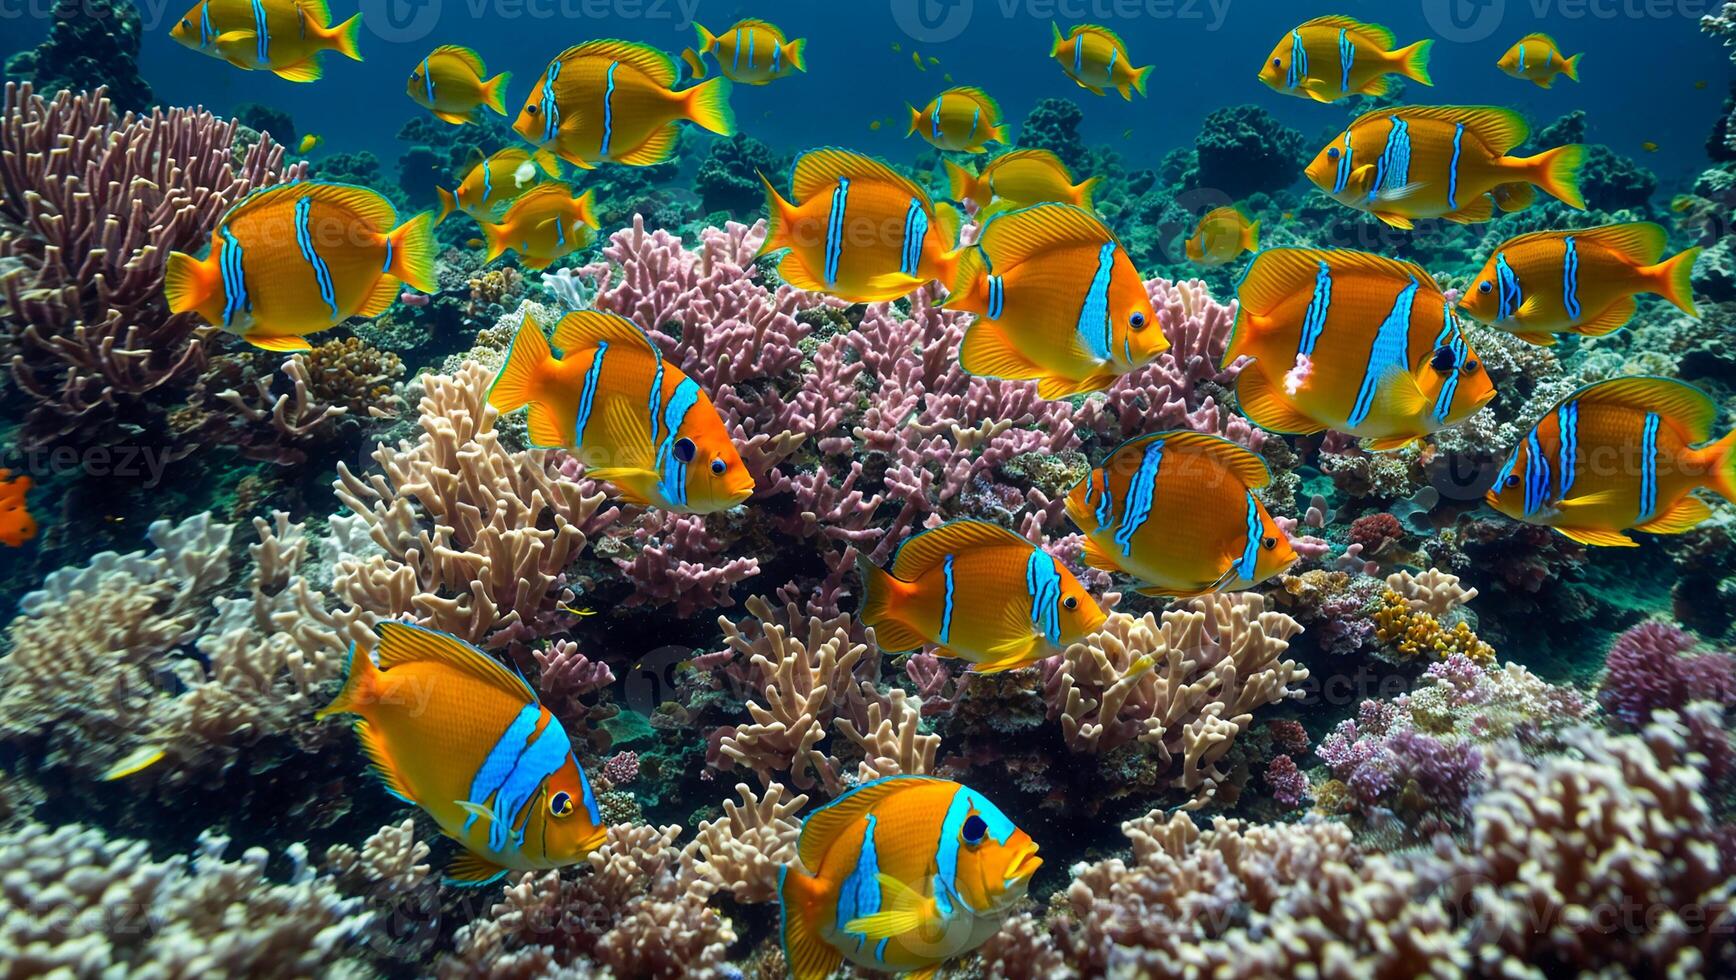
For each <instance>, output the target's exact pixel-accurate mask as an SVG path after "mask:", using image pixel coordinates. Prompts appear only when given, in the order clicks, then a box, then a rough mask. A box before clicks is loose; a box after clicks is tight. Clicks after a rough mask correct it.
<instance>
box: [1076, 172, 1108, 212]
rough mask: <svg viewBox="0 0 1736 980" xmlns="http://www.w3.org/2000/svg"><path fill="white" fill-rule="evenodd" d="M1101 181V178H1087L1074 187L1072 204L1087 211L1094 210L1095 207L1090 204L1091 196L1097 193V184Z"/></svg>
mask: <svg viewBox="0 0 1736 980" xmlns="http://www.w3.org/2000/svg"><path fill="white" fill-rule="evenodd" d="M1102 179H1103V178H1101V177H1087V178H1085V180H1084V182H1082V183H1080V184H1079V185H1077V186H1075V187H1074V188H1073V203H1074V204H1077V205H1079V206H1080V207H1082V208H1084V209H1085V210H1087V211H1094V210H1096V207H1095V206H1094V205H1093V204H1092V203H1091V196H1092V195H1093V194H1096V193H1097V182H1098V181H1100V180H1102Z"/></svg>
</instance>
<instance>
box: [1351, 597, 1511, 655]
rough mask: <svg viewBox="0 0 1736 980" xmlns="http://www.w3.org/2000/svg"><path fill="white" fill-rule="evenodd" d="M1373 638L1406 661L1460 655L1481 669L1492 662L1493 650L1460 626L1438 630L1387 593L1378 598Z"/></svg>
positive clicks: (1430, 620)
mask: <svg viewBox="0 0 1736 980" xmlns="http://www.w3.org/2000/svg"><path fill="white" fill-rule="evenodd" d="M1374 634H1375V636H1376V637H1378V638H1379V639H1380V642H1382V643H1384V644H1386V645H1387V646H1388V647H1391V648H1392V649H1394V650H1396V651H1397V652H1398V653H1399V655H1400V656H1402V657H1404V659H1406V660H1410V659H1413V658H1416V657H1420V656H1425V655H1426V656H1428V657H1429V658H1430V659H1432V660H1445V659H1447V658H1448V657H1450V656H1452V655H1453V654H1455V653H1462V654H1464V655H1465V656H1467V657H1470V658H1471V659H1472V660H1473V661H1475V662H1477V663H1479V664H1483V665H1485V666H1487V665H1491V664H1493V663H1494V662H1495V648H1494V647H1492V646H1490V645H1489V644H1487V643H1484V642H1483V641H1482V640H1480V639H1478V638H1477V634H1476V633H1475V632H1474V631H1473V630H1472V629H1471V627H1469V626H1468V625H1466V624H1465V623H1464V622H1458V623H1454V624H1453V625H1452V626H1450V627H1448V626H1442V625H1441V621H1440V620H1438V619H1436V618H1435V617H1434V616H1433V615H1432V614H1430V613H1427V612H1424V611H1422V610H1421V609H1413V608H1411V603H1410V602H1408V601H1407V600H1406V599H1405V597H1404V596H1402V595H1400V594H1399V593H1397V592H1394V591H1393V590H1391V589H1388V590H1386V591H1385V592H1384V593H1382V594H1381V597H1380V608H1379V609H1378V610H1376V611H1375V613H1374Z"/></svg>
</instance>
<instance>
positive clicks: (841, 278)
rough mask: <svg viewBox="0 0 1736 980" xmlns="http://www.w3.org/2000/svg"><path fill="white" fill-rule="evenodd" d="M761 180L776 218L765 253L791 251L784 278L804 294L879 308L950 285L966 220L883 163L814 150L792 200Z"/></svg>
mask: <svg viewBox="0 0 1736 980" xmlns="http://www.w3.org/2000/svg"><path fill="white" fill-rule="evenodd" d="M760 181H761V182H762V183H763V184H765V188H766V213H767V215H768V216H769V227H768V228H767V230H766V240H765V244H764V245H762V246H761V247H760V254H761V255H768V254H770V253H772V252H776V251H778V250H780V249H789V254H788V255H786V256H784V259H783V262H782V263H781V264H779V266H778V275H780V276H781V277H783V280H784V281H785V282H787V283H789V284H790V285H792V286H794V287H796V288H797V289H805V290H808V291H809V292H815V293H829V294H831V295H833V296H839V297H842V298H844V299H847V300H849V301H851V302H853V303H876V302H882V301H889V300H894V299H898V298H900V297H903V296H907V295H909V294H910V293H912V292H914V291H915V290H916V289H917V288H918V287H920V286H922V285H923V284H924V283H927V282H930V281H939V282H949V281H951V279H952V275H953V270H954V269H955V268H956V266H957V262H958V250H957V246H958V232H959V228H960V226H961V225H962V224H963V222H964V219H963V217H962V216H961V215H960V214H959V213H958V209H957V208H954V207H952V206H951V205H947V204H941V205H936V204H935V203H934V201H933V200H931V199H930V198H929V196H928V192H927V191H925V190H923V189H922V188H921V187H918V186H917V185H916V183H915V182H914V181H912V180H910V179H909V178H908V177H905V176H903V175H902V174H899V173H897V172H896V171H894V170H893V169H892V168H891V167H888V166H886V165H885V164H884V163H881V162H880V161H878V160H874V159H870V158H869V157H865V156H862V155H861V154H858V153H852V152H850V151H848V150H839V149H832V148H826V149H819V150H810V151H808V152H807V153H804V154H802V155H801V156H800V157H798V158H797V159H796V163H795V172H794V174H793V176H792V178H791V182H790V191H791V197H792V198H794V201H793V202H792V201H788V200H785V199H784V197H783V195H782V194H779V193H778V189H777V188H776V187H774V186H772V183H771V181H769V180H767V179H766V176H765V175H764V174H761V175H760ZM882 229H900V230H901V232H900V233H899V234H897V235H888V234H884V233H882V231H881V230H882Z"/></svg>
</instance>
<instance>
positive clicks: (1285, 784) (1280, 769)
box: [1265, 755, 1308, 808]
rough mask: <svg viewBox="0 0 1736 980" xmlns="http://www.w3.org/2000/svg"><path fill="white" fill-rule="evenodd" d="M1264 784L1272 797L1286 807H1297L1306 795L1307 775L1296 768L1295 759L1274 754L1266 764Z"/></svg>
mask: <svg viewBox="0 0 1736 980" xmlns="http://www.w3.org/2000/svg"><path fill="white" fill-rule="evenodd" d="M1265 779H1266V785H1267V786H1268V787H1270V788H1271V790H1272V799H1274V800H1277V801H1278V802H1279V803H1282V804H1284V805H1285V806H1287V807H1292V808H1294V807H1299V806H1301V805H1302V801H1303V799H1305V798H1306V797H1307V796H1308V777H1307V776H1304V775H1303V774H1302V770H1300V769H1298V768H1296V760H1295V759H1292V758H1290V757H1289V756H1287V755H1280V756H1276V757H1274V758H1273V759H1272V761H1271V762H1269V763H1267V764H1266V772H1265Z"/></svg>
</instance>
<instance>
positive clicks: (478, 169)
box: [434, 148, 561, 225]
mask: <svg viewBox="0 0 1736 980" xmlns="http://www.w3.org/2000/svg"><path fill="white" fill-rule="evenodd" d="M538 171H541V172H542V173H543V174H546V175H548V176H550V177H559V176H560V175H561V170H560V163H559V162H558V160H557V159H556V158H555V156H554V154H552V153H546V152H540V151H539V152H537V153H531V152H530V151H529V150H522V149H517V148H513V149H507V150H501V151H500V152H499V153H496V154H494V155H493V156H491V157H489V158H487V159H486V160H485V159H483V158H482V153H481V151H477V152H476V153H474V154H473V155H472V156H471V163H470V169H469V171H468V172H466V173H465V175H464V177H463V178H462V179H460V180H459V182H458V186H457V188H455V189H453V190H450V191H449V190H447V189H446V188H444V187H436V188H435V189H434V190H435V192H436V193H438V194H439V195H440V214H439V216H437V217H436V218H435V219H434V223H435V224H436V225H438V224H439V223H440V222H442V221H445V220H446V218H447V217H448V216H449V215H451V214H452V212H453V211H463V212H464V213H465V214H468V215H470V216H471V217H472V218H475V219H476V220H477V221H479V222H480V221H493V220H494V219H495V217H496V216H497V215H498V214H499V212H500V211H501V209H502V208H504V207H505V206H506V205H508V204H511V203H512V202H513V201H515V200H517V199H518V196H519V195H520V194H523V193H524V192H525V191H528V190H530V189H531V188H532V187H535V186H536V181H537V172H538Z"/></svg>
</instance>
